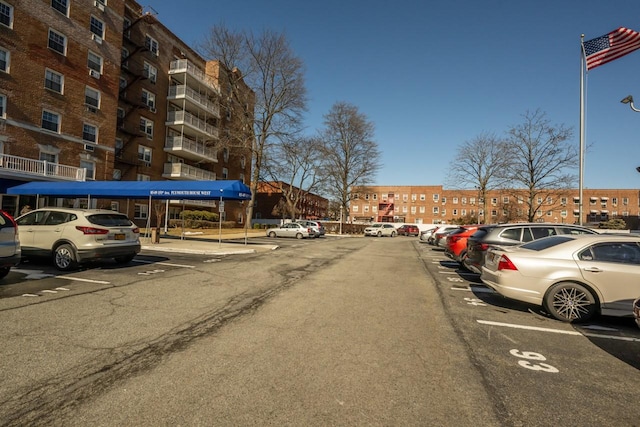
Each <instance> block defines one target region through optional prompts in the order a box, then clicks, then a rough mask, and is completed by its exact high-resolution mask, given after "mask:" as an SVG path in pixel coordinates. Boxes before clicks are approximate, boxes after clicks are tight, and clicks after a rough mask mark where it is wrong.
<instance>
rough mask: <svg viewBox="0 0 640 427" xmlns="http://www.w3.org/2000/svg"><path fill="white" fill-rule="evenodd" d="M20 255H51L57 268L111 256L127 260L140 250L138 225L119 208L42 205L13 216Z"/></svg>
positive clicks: (68, 267)
mask: <svg viewBox="0 0 640 427" xmlns="http://www.w3.org/2000/svg"><path fill="white" fill-rule="evenodd" d="M16 223H17V224H18V233H19V236H20V243H21V247H22V256H23V257H32V256H46V257H53V262H54V264H55V266H56V268H58V269H59V270H71V269H73V268H75V267H76V266H77V265H78V264H81V263H84V262H87V261H93V260H98V259H105V258H113V259H115V261H116V262H117V263H121V264H124V263H128V262H129V261H131V260H132V259H133V258H134V257H135V256H136V254H137V253H138V252H140V229H139V228H138V227H137V226H136V225H135V224H134V223H133V222H131V221H130V220H129V218H128V217H127V216H126V215H124V214H122V213H118V212H114V211H111V210H102V209H73V208H69V209H67V208H54V207H49V208H42V209H36V210H33V211H31V212H28V213H26V214H24V215H21V216H19V217H18V218H16Z"/></svg>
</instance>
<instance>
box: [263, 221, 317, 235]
mask: <svg viewBox="0 0 640 427" xmlns="http://www.w3.org/2000/svg"><path fill="white" fill-rule="evenodd" d="M315 235H316V233H315V232H314V231H313V230H312V229H311V227H306V226H304V225H302V224H299V223H297V222H290V223H287V224H282V225H281V226H280V227H275V228H268V229H267V236H268V237H271V238H274V237H295V238H296V239H307V238H309V237H315Z"/></svg>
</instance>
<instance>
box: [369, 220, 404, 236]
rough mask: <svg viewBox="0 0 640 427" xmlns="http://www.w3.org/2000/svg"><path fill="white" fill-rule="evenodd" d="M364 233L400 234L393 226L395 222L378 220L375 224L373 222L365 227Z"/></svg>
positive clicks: (370, 234)
mask: <svg viewBox="0 0 640 427" xmlns="http://www.w3.org/2000/svg"><path fill="white" fill-rule="evenodd" d="M364 235H365V237H366V236H376V237H382V236H389V237H396V236H397V235H398V230H396V228H395V227H394V226H393V224H391V223H388V222H378V223H375V224H371V225H370V226H368V227H367V228H365V229H364Z"/></svg>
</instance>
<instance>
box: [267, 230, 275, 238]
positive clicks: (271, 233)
mask: <svg viewBox="0 0 640 427" xmlns="http://www.w3.org/2000/svg"><path fill="white" fill-rule="evenodd" d="M269 237H271V238H272V239H273V238H274V237H276V232H275V231H272V232H270V233H269Z"/></svg>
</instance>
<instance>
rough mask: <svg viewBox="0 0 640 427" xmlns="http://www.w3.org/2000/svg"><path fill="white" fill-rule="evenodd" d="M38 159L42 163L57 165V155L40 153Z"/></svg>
mask: <svg viewBox="0 0 640 427" xmlns="http://www.w3.org/2000/svg"><path fill="white" fill-rule="evenodd" d="M38 159H39V160H41V161H43V162H48V163H58V155H57V154H55V153H48V152H44V151H41V152H40V157H38Z"/></svg>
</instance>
